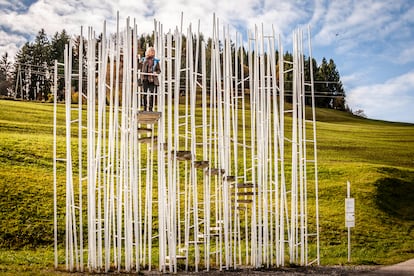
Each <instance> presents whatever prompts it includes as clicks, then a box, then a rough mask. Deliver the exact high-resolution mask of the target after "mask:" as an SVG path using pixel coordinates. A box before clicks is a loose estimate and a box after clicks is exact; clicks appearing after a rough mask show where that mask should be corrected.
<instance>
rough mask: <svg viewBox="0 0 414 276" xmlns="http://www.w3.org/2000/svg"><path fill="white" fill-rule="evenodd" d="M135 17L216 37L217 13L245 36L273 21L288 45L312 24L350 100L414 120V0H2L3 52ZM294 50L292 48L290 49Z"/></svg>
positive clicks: (370, 112)
mask: <svg viewBox="0 0 414 276" xmlns="http://www.w3.org/2000/svg"><path fill="white" fill-rule="evenodd" d="M117 11H119V14H120V19H121V20H123V21H125V19H126V18H127V17H130V18H132V19H134V18H135V19H136V21H137V23H138V29H139V32H142V33H150V32H151V31H152V29H153V19H157V20H158V21H160V22H161V23H162V24H163V25H164V29H165V30H168V29H169V28H171V29H173V28H175V26H177V25H179V24H180V18H181V12H183V14H184V24H185V26H187V25H188V24H189V23H192V24H193V25H195V26H196V25H197V24H198V22H199V21H200V26H201V27H200V28H201V31H202V32H203V33H204V34H205V36H211V28H212V27H211V25H212V21H213V20H212V18H213V14H214V13H215V14H216V16H217V17H218V18H219V19H220V22H222V23H223V24H226V25H229V26H230V27H231V28H233V29H234V30H238V31H239V32H241V33H242V34H246V32H247V30H249V29H253V28H254V26H255V24H257V25H261V24H263V25H264V26H265V30H266V29H267V30H269V31H270V28H271V26H272V25H273V26H274V28H275V30H276V32H277V33H278V34H280V35H281V37H282V41H283V44H284V48H285V49H291V45H290V44H289V43H290V38H291V33H292V31H293V30H294V29H295V28H298V27H304V26H307V25H310V26H311V28H312V43H313V55H314V58H315V59H316V60H317V62H318V63H320V61H321V60H322V57H326V58H327V59H328V60H329V59H330V58H332V59H333V60H334V61H335V63H336V65H337V69H338V70H339V73H340V75H341V79H342V82H343V84H344V87H345V91H346V95H347V103H348V105H349V106H350V107H351V108H352V109H353V110H357V109H363V110H364V112H365V114H366V115H367V116H368V117H369V118H373V119H380V120H387V121H399V122H411V123H414V1H412V0H225V1H217V0H136V1H134V0H37V1H36V0H0V55H3V53H4V52H6V51H7V52H8V53H9V55H11V56H14V54H15V53H16V52H17V50H18V49H19V48H20V47H21V46H22V45H23V44H24V43H25V42H26V41H33V40H34V37H35V36H36V34H37V32H38V31H39V30H40V29H41V28H44V29H45V31H46V33H47V34H48V35H49V36H52V35H53V34H54V33H55V32H57V31H59V32H60V31H61V30H62V29H66V31H67V32H68V33H69V34H72V35H78V34H79V33H80V26H84V27H88V26H92V27H93V28H94V29H95V30H97V31H102V24H103V21H104V20H106V21H107V25H108V29H109V31H111V30H114V29H115V18H116V14H117ZM290 51H291V50H290Z"/></svg>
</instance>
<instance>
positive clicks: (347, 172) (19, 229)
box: [0, 100, 414, 272]
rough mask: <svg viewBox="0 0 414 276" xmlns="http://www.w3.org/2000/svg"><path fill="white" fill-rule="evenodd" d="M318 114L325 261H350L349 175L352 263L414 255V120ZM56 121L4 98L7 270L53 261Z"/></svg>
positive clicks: (0, 179)
mask: <svg viewBox="0 0 414 276" xmlns="http://www.w3.org/2000/svg"><path fill="white" fill-rule="evenodd" d="M317 117H318V124H317V132H318V162H319V183H320V189H319V198H320V224H321V225H320V226H321V229H320V230H321V263H322V264H323V265H334V264H344V263H346V262H347V229H346V228H345V226H344V198H345V196H346V181H347V180H349V181H350V182H351V196H352V197H355V200H356V227H355V228H353V229H352V263H353V264H390V263H396V262H399V261H403V260H406V259H409V258H413V257H414V125H412V124H400V123H390V122H383V121H374V120H367V119H362V118H359V117H355V116H352V115H351V114H348V113H344V112H339V111H334V110H328V109H319V110H317ZM59 120H60V121H61V125H62V124H63V120H64V114H59ZM52 123H53V106H52V105H51V104H45V103H29V102H14V101H5V100H0V210H1V211H0V222H1V223H0V272H2V271H3V272H4V271H11V270H13V269H14V270H19V271H23V270H31V269H33V268H35V269H46V268H47V269H51V268H52V266H53V265H52V264H53V247H52V246H53V224H52V222H53V201H52V200H53V171H52V142H53V137H52V134H53V129H52ZM59 133H60V134H62V135H63V133H64V130H63V129H59ZM61 146H63V145H60V147H61ZM59 169H60V170H61V168H59ZM62 176H63V174H62ZM62 201H63V200H62ZM60 221H61V222H62V221H63V217H62V218H60ZM34 248H37V249H34ZM16 249H18V250H17V251H15V250H16ZM62 254H63V253H62Z"/></svg>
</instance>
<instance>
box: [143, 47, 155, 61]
mask: <svg viewBox="0 0 414 276" xmlns="http://www.w3.org/2000/svg"><path fill="white" fill-rule="evenodd" d="M145 56H146V57H147V58H148V57H154V56H155V49H154V47H152V46H151V47H148V48H147V50H146V51H145Z"/></svg>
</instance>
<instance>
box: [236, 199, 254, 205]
mask: <svg viewBox="0 0 414 276" xmlns="http://www.w3.org/2000/svg"><path fill="white" fill-rule="evenodd" d="M252 202H253V200H252V199H238V200H237V203H243V204H244V203H246V204H247V203H252Z"/></svg>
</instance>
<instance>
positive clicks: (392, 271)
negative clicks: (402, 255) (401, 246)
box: [372, 259, 414, 275]
mask: <svg viewBox="0 0 414 276" xmlns="http://www.w3.org/2000/svg"><path fill="white" fill-rule="evenodd" d="M372 275H414V259H411V260H408V261H405V262H402V263H399V264H395V265H389V266H384V267H381V268H380V269H378V270H375V271H373V272H372Z"/></svg>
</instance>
